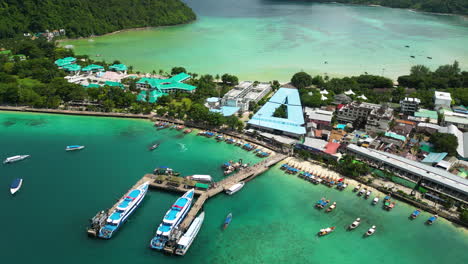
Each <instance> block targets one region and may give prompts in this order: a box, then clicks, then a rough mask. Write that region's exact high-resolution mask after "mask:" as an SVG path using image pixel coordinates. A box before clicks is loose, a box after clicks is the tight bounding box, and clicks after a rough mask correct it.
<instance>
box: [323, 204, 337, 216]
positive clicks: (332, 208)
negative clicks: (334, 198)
mask: <svg viewBox="0 0 468 264" xmlns="http://www.w3.org/2000/svg"><path fill="white" fill-rule="evenodd" d="M335 209H336V202H333V204H332V205H330V207H328V208H327V210H325V212H327V213H329V212H331V211H333V210H335Z"/></svg>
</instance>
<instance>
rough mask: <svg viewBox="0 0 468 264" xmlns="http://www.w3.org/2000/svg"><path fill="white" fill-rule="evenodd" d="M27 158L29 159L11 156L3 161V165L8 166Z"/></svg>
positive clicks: (21, 156)
mask: <svg viewBox="0 0 468 264" xmlns="http://www.w3.org/2000/svg"><path fill="white" fill-rule="evenodd" d="M29 157H30V155H16V156H13V157H8V158H6V159H5V160H4V161H3V164H9V163H13V162H17V161H21V160H24V159H27V158H29Z"/></svg>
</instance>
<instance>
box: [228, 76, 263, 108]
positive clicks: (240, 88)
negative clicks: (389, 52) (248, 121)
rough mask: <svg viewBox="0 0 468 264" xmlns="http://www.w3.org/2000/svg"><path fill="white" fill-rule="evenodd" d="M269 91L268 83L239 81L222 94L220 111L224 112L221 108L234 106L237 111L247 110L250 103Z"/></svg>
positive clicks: (258, 99) (256, 101)
mask: <svg viewBox="0 0 468 264" xmlns="http://www.w3.org/2000/svg"><path fill="white" fill-rule="evenodd" d="M270 91H271V85H270V84H269V83H259V82H251V81H244V82H241V83H239V84H238V85H237V86H236V87H234V88H233V89H231V90H230V91H229V92H227V93H226V94H225V95H224V96H223V98H222V99H221V106H220V111H221V112H225V111H226V110H225V111H223V108H224V109H228V110H230V109H232V108H236V109H237V111H239V112H241V113H244V112H246V111H248V110H249V105H250V104H251V103H258V101H260V100H261V99H262V98H263V97H265V96H266V95H267V94H268V93H269V92H270ZM237 111H236V112H237Z"/></svg>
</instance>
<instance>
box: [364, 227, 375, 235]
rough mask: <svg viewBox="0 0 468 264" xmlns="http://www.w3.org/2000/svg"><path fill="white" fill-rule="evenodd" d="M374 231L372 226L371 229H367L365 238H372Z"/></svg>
mask: <svg viewBox="0 0 468 264" xmlns="http://www.w3.org/2000/svg"><path fill="white" fill-rule="evenodd" d="M375 229H376V227H375V226H372V227H371V228H369V230H367V232H366V233H365V234H364V235H365V236H366V237H368V236H372V235H373V234H374V233H375Z"/></svg>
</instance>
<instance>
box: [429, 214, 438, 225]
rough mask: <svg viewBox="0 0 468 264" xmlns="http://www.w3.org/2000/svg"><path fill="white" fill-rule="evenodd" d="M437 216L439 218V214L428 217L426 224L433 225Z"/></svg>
mask: <svg viewBox="0 0 468 264" xmlns="http://www.w3.org/2000/svg"><path fill="white" fill-rule="evenodd" d="M437 218H439V216H438V215H433V216H431V217H429V219H427V221H426V224H428V225H432V224H433V223H434V222H435V221H436V220H437Z"/></svg>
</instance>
